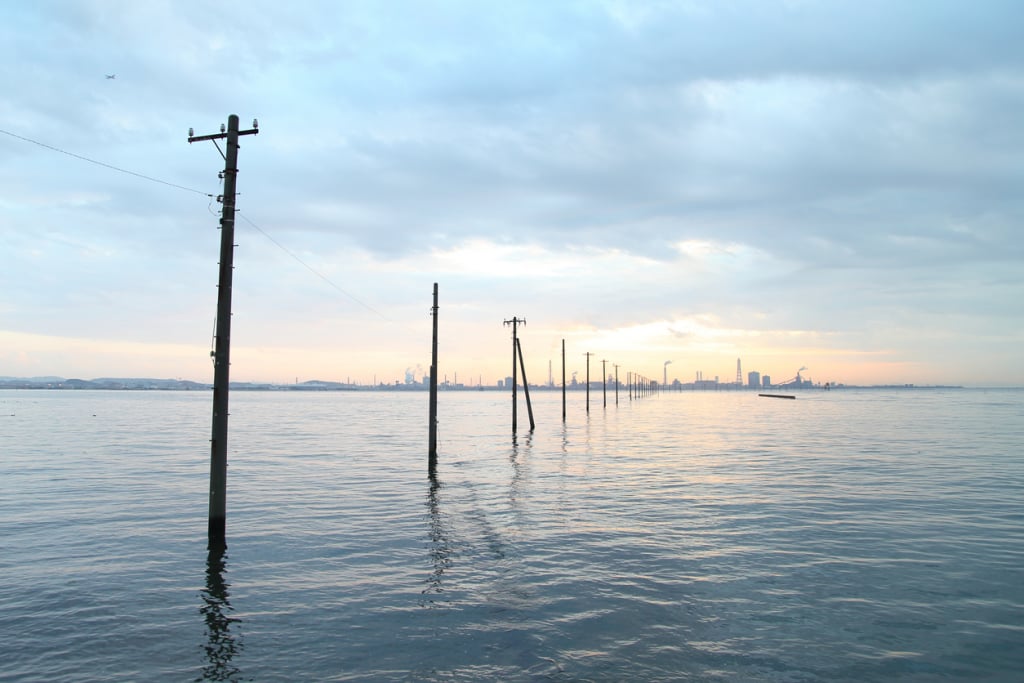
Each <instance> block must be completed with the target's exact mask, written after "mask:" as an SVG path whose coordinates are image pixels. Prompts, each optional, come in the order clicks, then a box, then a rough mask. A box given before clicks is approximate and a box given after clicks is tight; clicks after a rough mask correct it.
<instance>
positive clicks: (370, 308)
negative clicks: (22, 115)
mask: <svg viewBox="0 0 1024 683" xmlns="http://www.w3.org/2000/svg"><path fill="white" fill-rule="evenodd" d="M0 133H3V134H5V135H9V136H11V137H12V138H17V139H18V140H23V141H25V142H30V143H32V144H33V145H38V146H40V147H43V148H45V149H49V150H52V151H54V152H59V153H61V154H66V155H67V156H69V157H74V158H75V159H80V160H82V161H87V162H89V163H90V164H96V165H97V166H102V167H104V168H109V169H110V170H112V171H117V172H119V173H126V174H128V175H131V176H135V177H136V178H142V179H143V180H148V181H150V182H154V183H160V184H161V185H167V186H168V187H173V188H176V189H179V190H185V191H186V192H194V193H195V194H199V195H203V196H204V197H214V195H213V194H211V193H209V192H202V191H200V190H196V189H193V188H191V187H185V186H184V185H178V184H176V183H171V182H168V181H166V180H160V179H159V178H154V177H152V176H148V175H145V174H143V173H136V172H135V171H129V170H128V169H124V168H119V167H117V166H112V165H111V164H107V163H104V162H102V161H97V160H96V159H90V158H89V157H86V156H82V155H81V154H75V153H74V152H68V151H67V150H64V149H61V148H59V147H54V146H53V145H48V144H46V143H45V142H40V141H38V140H33V139H32V138H27V137H25V136H23V135H18V134H17V133H12V132H10V131H8V130H4V129H2V128H0ZM211 204H212V202H211ZM207 208H209V207H207ZM238 214H239V215H240V216H241V218H242V220H244V221H245V222H246V223H248V224H249V225H251V226H252V227H253V228H255V229H256V230H258V231H259V232H260V234H262V235H263V236H264V237H266V238H267V239H268V240H270V241H271V242H273V243H274V244H275V245H276V246H277V247H278V248H279V249H281V251H283V252H284V253H286V254H288V255H289V256H291V257H292V258H293V259H295V260H296V261H298V262H299V263H300V264H302V266H303V267H305V268H306V269H307V270H309V272H311V273H313V274H314V275H316V276H317V277H318V278H320V279H321V280H323V281H324V282H326V283H327V284H328V285H330V286H331V287H332V288H333V289H335V290H336V291H338V292H340V293H341V294H342V295H344V296H345V297H347V298H348V299H350V300H351V301H353V302H354V303H356V304H358V305H360V306H362V307H363V308H365V309H366V310H368V311H370V312H371V313H373V314H374V315H377V316H379V317H380V318H381V319H382V320H384V321H386V322H392V321H391V320H390V319H389V318H388V317H387V316H385V315H384V314H383V313H381V312H380V311H378V310H377V309H375V308H374V307H373V306H370V305H369V304H367V303H365V302H363V301H360V300H359V298H358V297H356V296H354V295H352V294H350V293H349V292H346V291H345V290H344V289H342V288H341V287H339V286H338V285H336V284H335V283H334V282H332V281H331V280H330V278H328V277H327V276H326V275H324V274H323V273H321V272H320V271H318V270H316V269H315V268H313V267H312V266H311V265H309V264H308V263H306V262H305V261H303V260H302V259H301V258H299V257H298V256H297V255H296V254H295V253H294V252H293V251H291V250H290V249H288V247H286V246H284V245H283V244H281V243H280V242H278V241H277V240H276V239H274V238H273V237H271V236H270V234H269V233H268V232H267V231H266V230H264V229H263V228H261V227H260V226H258V225H256V224H255V223H253V222H252V221H251V220H250V219H249V217H248V216H246V215H245V214H243V213H242V212H240V211H239V212H238Z"/></svg>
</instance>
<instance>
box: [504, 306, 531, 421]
mask: <svg viewBox="0 0 1024 683" xmlns="http://www.w3.org/2000/svg"><path fill="white" fill-rule="evenodd" d="M519 323H522V324H524V325H525V324H526V320H521V319H519V318H516V317H515V316H513V317H512V319H511V320H506V321H505V322H504V324H505V325H511V326H512V433H513V434H515V433H516V384H517V381H516V374H517V373H516V351H517V349H518V348H519V345H518V343H517V342H518V341H519V336H518V327H519Z"/></svg>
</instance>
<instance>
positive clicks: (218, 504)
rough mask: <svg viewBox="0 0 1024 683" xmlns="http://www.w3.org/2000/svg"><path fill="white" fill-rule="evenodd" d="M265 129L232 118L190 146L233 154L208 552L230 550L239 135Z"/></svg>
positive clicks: (223, 242) (228, 158) (220, 301)
mask: <svg viewBox="0 0 1024 683" xmlns="http://www.w3.org/2000/svg"><path fill="white" fill-rule="evenodd" d="M259 132H260V131H259V124H258V123H257V122H256V119H253V121H252V128H251V129H250V130H243V131H240V130H238V115H237V114H232V115H231V116H229V117H228V127H227V131H225V130H224V125H223V124H221V127H220V133H219V134H218V133H214V134H211V135H193V134H192V129H191V128H189V131H188V141H189V143H192V142H201V141H203V140H211V141H212V142H213V144H214V145H216V146H217V151H218V152H220V146H219V145H217V140H220V139H224V140H225V143H224V147H225V149H226V150H227V153H224V152H221V156H223V157H224V194H223V196H222V197H221V205H222V207H223V208H222V211H221V219H220V277H219V279H218V281H217V331H216V338H215V343H214V350H213V436H212V438H211V439H210V520H209V525H208V537H209V540H208V547H209V548H211V549H217V548H226V547H227V541H226V538H225V527H226V519H227V479H228V386H229V382H230V379H229V369H230V365H231V276H232V274H233V270H234V248H235V181H236V178H237V175H238V136H240V135H256V134H257V133H259Z"/></svg>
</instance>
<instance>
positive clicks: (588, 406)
mask: <svg viewBox="0 0 1024 683" xmlns="http://www.w3.org/2000/svg"><path fill="white" fill-rule="evenodd" d="M583 355H584V356H586V357H587V415H590V357H591V356H593V355H594V354H592V353H591V352H590V351H587V352H586V353H585V354H583Z"/></svg>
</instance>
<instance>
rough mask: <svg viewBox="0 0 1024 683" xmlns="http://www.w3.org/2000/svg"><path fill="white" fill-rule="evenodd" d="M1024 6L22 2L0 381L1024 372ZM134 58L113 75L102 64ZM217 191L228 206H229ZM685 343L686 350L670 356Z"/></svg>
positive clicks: (994, 379) (1, 20)
mask: <svg viewBox="0 0 1024 683" xmlns="http://www.w3.org/2000/svg"><path fill="white" fill-rule="evenodd" d="M1021 26H1024V4H1022V3H1020V2H1016V1H1014V0H1011V1H1007V2H1000V1H997V0H991V1H983V2H944V1H942V0H920V1H914V0H908V1H905V2H891V1H890V0H879V1H875V0H860V1H858V2H824V1H822V2H818V1H814V0H786V1H783V0H779V1H771V0H751V1H736V2H733V1H728V0H723V1H720V2H719V1H716V2H688V1H686V0H675V1H659V0H650V1H643V0H621V1H620V0H587V1H579V2H576V1H569V0H566V1H561V0H544V1H539V0H538V1H523V2H507V1H502V2H481V1H480V0H473V1H470V0H449V1H431V0H421V1H418V2H399V1H395V2H390V1H385V0H372V1H365V2H364V1H354V0H329V1H324V2H303V1H301V0H300V1H297V2H288V3H284V2H264V1H262V0H249V1H247V2H244V3H243V2H218V3H205V2H204V3H200V2H171V1H159V0H152V1H147V2H142V3H140V2H134V1H132V2H128V1H123V2H122V1H120V0H77V1H71V0H69V1H58V0H41V1H40V2H34V3H14V2H6V3H2V5H0V55H2V60H0V74H2V85H3V88H2V94H0V259H2V261H0V376H14V377H33V376H47V375H56V376H61V377H67V378H82V379H92V378H98V377H156V378H178V377H180V378H185V379H192V380H196V381H204V382H212V379H213V367H212V363H211V360H210V350H211V348H212V340H213V333H214V330H213V323H214V319H215V316H216V299H217V274H218V265H217V264H218V250H219V240H220V232H219V230H218V223H219V216H220V213H219V212H220V205H219V204H218V203H217V202H216V200H215V196H216V195H217V194H218V193H220V192H222V191H223V189H222V185H221V181H220V180H219V179H218V173H219V172H220V171H221V170H222V169H223V166H224V160H223V159H222V157H221V155H220V154H219V152H218V150H217V148H215V147H214V145H213V143H211V142H199V143H194V144H189V143H188V142H187V136H188V130H189V128H190V127H192V128H194V129H195V133H196V135H202V134H207V133H215V132H217V131H218V130H219V128H220V125H221V124H222V123H225V122H226V121H227V118H228V116H229V115H230V114H237V115H238V116H239V117H240V120H241V122H242V128H243V129H245V128H249V127H251V121H252V119H254V118H255V119H258V120H259V134H258V135H251V136H247V137H243V138H241V140H240V145H241V146H240V150H239V156H238V167H239V173H238V186H237V188H236V189H237V192H238V195H237V207H236V208H237V210H238V214H237V227H236V234H235V243H236V244H237V248H236V249H235V254H234V264H235V271H234V287H233V307H232V308H233V317H232V321H233V322H232V332H231V344H232V346H231V348H232V351H231V378H232V380H236V381H256V382H282V383H291V382H295V381H300V382H301V381H306V380H313V379H319V380H329V381H341V382H345V381H350V382H360V383H372V382H387V383H393V382H395V381H404V380H405V378H406V377H407V376H411V377H412V378H414V379H415V380H420V379H421V378H422V376H423V374H424V372H425V370H426V369H427V368H429V365H430V351H431V326H432V320H431V316H430V308H431V305H432V289H433V284H434V283H435V282H436V283H438V288H439V313H438V324H439V365H440V367H439V371H438V376H439V379H441V380H442V381H443V380H445V379H447V380H448V381H452V382H454V381H458V382H459V383H464V384H472V385H475V384H477V383H478V382H479V383H482V384H484V385H493V384H494V383H496V382H497V381H498V380H499V379H501V378H504V377H505V376H508V375H510V374H511V363H512V358H511V343H510V337H511V335H510V332H511V330H510V327H508V326H506V325H504V321H506V320H510V319H512V318H513V317H517V318H520V319H525V320H526V324H525V325H523V326H521V327H520V328H519V334H520V338H521V344H522V349H523V354H524V358H525V361H526V370H527V373H528V378H529V380H530V382H531V383H544V382H547V380H548V377H549V368H551V370H552V372H553V374H554V376H555V380H556V382H557V381H558V380H559V378H560V377H559V376H560V366H561V345H562V341H563V340H564V342H565V348H566V367H567V374H568V375H570V376H571V374H572V373H577V374H578V378H579V379H580V380H581V381H582V379H583V377H584V374H585V372H586V370H585V363H586V356H584V354H585V353H587V352H589V353H592V354H593V356H591V357H590V358H591V360H590V363H591V368H590V372H591V376H592V378H597V377H600V376H601V361H602V360H604V361H606V365H605V367H606V368H607V370H608V372H609V373H612V372H613V371H614V367H615V366H616V365H617V366H619V367H618V371H619V373H620V377H625V375H626V373H629V372H632V373H639V374H641V375H644V376H646V377H650V378H652V379H661V378H662V377H663V375H667V377H668V380H669V381H670V382H671V381H672V380H673V379H679V380H680V381H683V382H690V381H693V380H694V378H695V377H696V376H697V373H698V372H700V373H702V376H703V377H704V378H705V379H711V378H714V377H719V378H720V380H721V381H723V382H731V381H734V380H735V378H736V369H737V359H740V360H741V362H742V372H743V375H744V379H746V374H747V373H748V372H750V371H759V372H760V373H761V374H766V375H770V376H771V377H772V379H773V380H774V381H776V382H781V381H785V380H788V379H791V378H793V377H794V376H795V375H796V374H797V371H798V370H800V368H805V369H804V370H803V371H802V375H803V377H804V378H810V379H812V380H814V381H816V382H821V383H824V382H841V383H847V384H890V383H893V384H904V383H915V384H957V385H966V386H1008V385H1014V386H1020V385H1024V363H1021V360H1022V355H1024V354H1022V351H1021V349H1022V348H1024V303H1022V302H1024V236H1022V232H1021V227H1022V218H1024V199H1022V197H1024V192H1022V190H1024V119H1022V117H1021V112H1024V41H1021V40H1020V39H1019V37H1020V27H1021ZM108 75H116V78H107V76H108ZM210 195H213V197H211V196H210ZM669 361H670V362H669Z"/></svg>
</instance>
